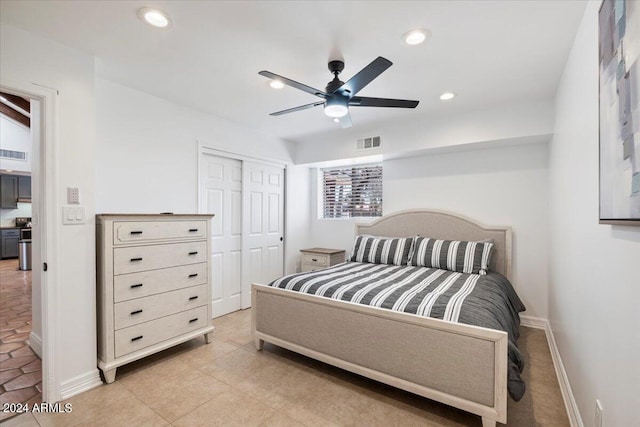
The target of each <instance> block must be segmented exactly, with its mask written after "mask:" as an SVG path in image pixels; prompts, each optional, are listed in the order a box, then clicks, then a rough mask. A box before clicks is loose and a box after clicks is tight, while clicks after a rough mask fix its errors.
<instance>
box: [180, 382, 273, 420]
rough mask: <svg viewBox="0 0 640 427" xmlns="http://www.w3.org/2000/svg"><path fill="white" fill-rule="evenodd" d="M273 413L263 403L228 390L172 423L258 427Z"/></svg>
mask: <svg viewBox="0 0 640 427" xmlns="http://www.w3.org/2000/svg"><path fill="white" fill-rule="evenodd" d="M274 413H275V411H274V410H273V409H271V408H269V407H268V406H267V405H265V404H264V403H261V402H259V401H257V400H256V399H252V398H251V397H249V396H246V395H244V394H242V393H240V392H237V391H235V390H229V391H228V392H226V393H222V394H220V395H218V396H216V397H214V398H213V399H211V400H209V401H208V402H207V403H205V404H204V405H202V406H200V407H199V408H197V409H196V410H194V411H192V412H191V413H189V414H188V415H186V416H184V417H182V418H180V419H179V420H178V421H176V422H174V423H173V425H174V426H178V427H179V426H188V427H195V426H225V427H226V426H243V427H249V426H259V425H261V424H262V423H263V422H265V421H266V420H267V419H268V418H269V417H271V416H272V415H273V414H274Z"/></svg>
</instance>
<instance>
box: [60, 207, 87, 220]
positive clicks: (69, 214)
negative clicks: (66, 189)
mask: <svg viewBox="0 0 640 427" xmlns="http://www.w3.org/2000/svg"><path fill="white" fill-rule="evenodd" d="M86 222H87V221H86V213H85V208H84V206H64V207H63V208H62V224H64V225H79V224H86Z"/></svg>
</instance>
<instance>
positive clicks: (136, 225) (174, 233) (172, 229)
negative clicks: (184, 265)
mask: <svg viewBox="0 0 640 427" xmlns="http://www.w3.org/2000/svg"><path fill="white" fill-rule="evenodd" d="M206 235H207V221H175V220H173V221H146V222H145V221H116V222H114V223H113V244H114V245H122V244H130V243H135V242H153V241H154V240H170V239H189V238H194V239H198V238H199V239H204V238H206Z"/></svg>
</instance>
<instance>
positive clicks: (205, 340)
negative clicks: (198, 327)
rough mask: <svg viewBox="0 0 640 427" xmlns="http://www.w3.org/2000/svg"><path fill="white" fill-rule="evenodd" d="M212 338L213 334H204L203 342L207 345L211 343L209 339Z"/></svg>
mask: <svg viewBox="0 0 640 427" xmlns="http://www.w3.org/2000/svg"><path fill="white" fill-rule="evenodd" d="M212 338H213V332H209V333H206V334H204V342H205V344H209V343H210V342H211V339H212Z"/></svg>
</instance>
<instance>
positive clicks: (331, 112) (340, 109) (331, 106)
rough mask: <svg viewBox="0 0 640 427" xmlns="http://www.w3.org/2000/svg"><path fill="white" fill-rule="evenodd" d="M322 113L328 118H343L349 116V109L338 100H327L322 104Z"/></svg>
mask: <svg viewBox="0 0 640 427" xmlns="http://www.w3.org/2000/svg"><path fill="white" fill-rule="evenodd" d="M324 113H325V114H326V115H327V116H329V117H336V118H337V117H344V116H346V115H347V114H349V108H348V107H347V105H346V103H345V102H342V101H341V100H340V99H327V102H326V103H325V104H324Z"/></svg>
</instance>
